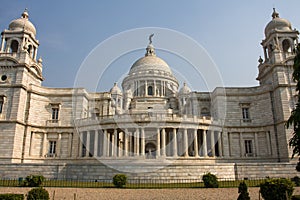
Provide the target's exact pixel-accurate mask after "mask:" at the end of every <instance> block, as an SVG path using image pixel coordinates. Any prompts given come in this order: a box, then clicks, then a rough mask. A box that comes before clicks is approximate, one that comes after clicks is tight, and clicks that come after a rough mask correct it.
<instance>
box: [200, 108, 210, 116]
mask: <svg viewBox="0 0 300 200" xmlns="http://www.w3.org/2000/svg"><path fill="white" fill-rule="evenodd" d="M201 115H202V116H210V113H209V110H208V108H202V109H201Z"/></svg>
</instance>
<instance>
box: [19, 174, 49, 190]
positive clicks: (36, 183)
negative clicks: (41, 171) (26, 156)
mask: <svg viewBox="0 0 300 200" xmlns="http://www.w3.org/2000/svg"><path fill="white" fill-rule="evenodd" d="M44 180H45V177H44V176H42V175H29V176H27V177H26V178H25V180H24V184H23V185H24V186H27V187H40V186H41V185H42V184H43V182H44Z"/></svg>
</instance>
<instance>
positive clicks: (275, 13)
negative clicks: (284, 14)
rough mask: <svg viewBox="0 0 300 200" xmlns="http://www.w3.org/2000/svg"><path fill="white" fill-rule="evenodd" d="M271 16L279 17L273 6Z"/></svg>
mask: <svg viewBox="0 0 300 200" xmlns="http://www.w3.org/2000/svg"><path fill="white" fill-rule="evenodd" d="M272 18H273V19H274V18H279V13H278V12H276V10H275V8H273V13H272Z"/></svg>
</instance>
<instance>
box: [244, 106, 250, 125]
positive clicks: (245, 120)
mask: <svg viewBox="0 0 300 200" xmlns="http://www.w3.org/2000/svg"><path fill="white" fill-rule="evenodd" d="M242 115H243V121H244V122H250V121H251V119H250V113H249V108H242Z"/></svg>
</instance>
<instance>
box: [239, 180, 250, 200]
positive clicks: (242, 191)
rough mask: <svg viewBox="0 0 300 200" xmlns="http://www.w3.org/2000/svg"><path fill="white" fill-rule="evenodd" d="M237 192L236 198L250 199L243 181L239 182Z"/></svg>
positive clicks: (241, 199)
mask: <svg viewBox="0 0 300 200" xmlns="http://www.w3.org/2000/svg"><path fill="white" fill-rule="evenodd" d="M238 192H239V197H238V198H237V200H250V197H249V192H248V187H247V185H246V183H245V182H244V181H243V182H241V183H240V185H239V191H238Z"/></svg>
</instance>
